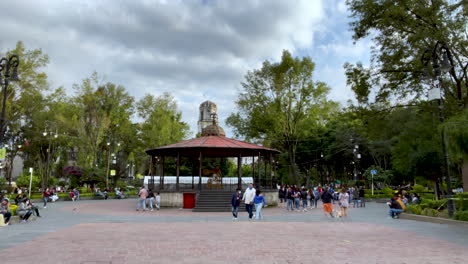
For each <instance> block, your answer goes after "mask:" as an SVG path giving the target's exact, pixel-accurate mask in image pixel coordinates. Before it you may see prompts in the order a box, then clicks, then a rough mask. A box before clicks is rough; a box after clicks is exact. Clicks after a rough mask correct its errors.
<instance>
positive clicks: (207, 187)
mask: <svg viewBox="0 0 468 264" xmlns="http://www.w3.org/2000/svg"><path fill="white" fill-rule="evenodd" d="M254 180H255V179H254ZM249 183H252V182H245V181H243V180H242V181H241V189H242V190H245V189H246V188H247V187H248V184H249ZM253 185H254V186H255V187H256V188H258V187H260V189H261V190H272V189H273V190H276V184H274V183H273V182H272V181H271V180H270V179H260V181H254V182H253ZM148 188H151V189H153V190H155V191H167V192H177V191H180V192H184V191H199V190H200V186H199V184H198V176H195V177H194V180H193V184H192V182H187V181H184V182H179V186H178V188H177V180H175V179H164V184H163V185H161V181H160V180H159V179H157V180H155V181H154V184H153V183H152V181H151V180H149V181H148ZM237 188H238V181H237V178H235V177H232V178H230V177H225V178H223V179H222V183H221V182H213V181H211V182H210V181H208V180H206V179H205V178H202V182H201V190H202V191H226V192H234V191H235V190H236V189H237Z"/></svg>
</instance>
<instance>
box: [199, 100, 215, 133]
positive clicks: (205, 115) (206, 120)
mask: <svg viewBox="0 0 468 264" xmlns="http://www.w3.org/2000/svg"><path fill="white" fill-rule="evenodd" d="M216 112H217V108H216V104H215V103H213V102H211V101H205V102H203V103H201V104H200V116H199V117H198V134H199V135H201V134H202V132H203V129H204V128H205V127H207V126H209V125H212V124H213V114H217V113H216Z"/></svg>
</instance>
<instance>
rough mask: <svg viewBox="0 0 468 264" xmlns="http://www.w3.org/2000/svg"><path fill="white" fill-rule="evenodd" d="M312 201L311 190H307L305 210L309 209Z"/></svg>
mask: <svg viewBox="0 0 468 264" xmlns="http://www.w3.org/2000/svg"><path fill="white" fill-rule="evenodd" d="M312 199H314V193H313V192H312V189H310V188H309V190H307V208H310V207H311V202H312Z"/></svg>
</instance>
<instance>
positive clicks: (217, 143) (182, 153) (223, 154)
mask: <svg viewBox="0 0 468 264" xmlns="http://www.w3.org/2000/svg"><path fill="white" fill-rule="evenodd" d="M146 153H147V154H148V155H150V156H151V166H150V176H151V178H152V182H151V184H149V185H152V187H153V189H154V176H155V173H156V169H155V165H156V164H158V165H159V166H158V167H159V173H158V174H159V175H160V176H159V181H160V182H159V189H160V190H162V189H164V172H165V163H166V158H168V157H169V158H175V160H176V175H175V176H176V182H175V190H176V191H179V189H180V188H179V187H180V184H179V183H180V180H179V177H180V161H181V158H182V157H186V158H190V159H192V160H193V161H195V162H196V163H198V175H197V177H198V181H197V182H198V190H199V191H201V190H202V184H203V183H202V176H203V172H204V171H205V172H206V171H207V170H204V169H203V166H202V161H203V160H204V159H207V158H209V159H216V158H220V159H222V158H237V180H236V181H235V182H236V183H237V187H238V188H242V181H241V179H242V160H243V159H246V158H252V165H253V166H252V177H253V182H254V185H256V186H258V187H261V188H264V189H272V188H273V187H274V188H276V183H275V182H276V181H275V178H274V166H272V163H273V158H274V156H275V155H276V154H278V153H279V151H278V150H275V149H271V148H267V147H263V146H259V145H255V144H252V143H248V142H244V141H240V140H236V139H232V138H228V137H226V135H225V132H224V130H223V129H222V128H221V127H220V126H219V125H218V121H217V118H216V114H214V115H213V124H211V125H209V126H207V127H205V128H204V129H203V130H202V133H201V137H197V138H193V139H189V140H185V141H181V142H178V143H175V144H171V145H167V146H163V147H159V148H155V149H150V150H147V151H146ZM262 165H263V170H264V171H263V172H264V173H263V176H264V177H263V179H261V177H260V176H261V173H260V170H261V169H262ZM211 172H213V170H211ZM256 172H257V174H256ZM256 175H257V176H256ZM192 176H193V177H194V175H192ZM211 176H212V177H210V178H212V179H209V180H208V181H209V182H208V183H219V184H221V185H222V184H223V183H225V182H226V181H223V179H219V178H218V177H220V178H222V177H221V175H219V174H218V175H217V173H216V170H215V171H214V173H213V175H211ZM204 178H206V177H204ZM234 179H236V178H234ZM213 185H214V184H213ZM192 188H195V187H192Z"/></svg>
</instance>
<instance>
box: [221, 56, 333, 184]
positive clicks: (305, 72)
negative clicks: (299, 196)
mask: <svg viewBox="0 0 468 264" xmlns="http://www.w3.org/2000/svg"><path fill="white" fill-rule="evenodd" d="M314 68H315V64H314V63H313V62H312V60H311V59H310V58H309V57H304V58H294V57H293V56H292V55H291V53H289V52H288V51H284V52H283V54H282V57H281V61H280V62H279V63H272V62H269V61H265V62H264V63H263V66H262V68H261V69H257V70H253V71H249V72H248V73H247V74H246V76H245V81H244V82H242V88H243V89H242V91H241V93H240V95H239V97H238V99H237V101H236V104H237V106H238V110H239V112H237V113H232V114H231V115H230V116H229V117H228V119H227V124H228V125H230V126H232V127H233V128H234V133H235V134H236V135H237V136H240V135H242V136H244V137H246V138H247V139H248V140H253V141H257V142H262V143H263V144H265V145H272V146H274V147H277V148H279V149H280V150H283V151H285V152H286V153H287V154H288V160H289V168H290V169H289V175H290V177H291V178H292V179H293V181H294V182H295V183H297V184H300V178H299V172H298V168H297V164H296V150H297V146H298V141H299V140H300V138H301V137H302V136H304V135H306V134H307V133H309V129H310V126H311V124H322V123H323V121H324V119H325V118H326V113H327V112H329V111H330V110H332V109H335V108H334V107H335V106H336V104H335V103H333V102H330V101H328V100H327V97H326V96H327V94H328V92H329V91H330V88H329V87H328V86H327V85H326V84H325V83H323V82H319V81H314V80H313V78H312V77H313V71H314Z"/></svg>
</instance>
